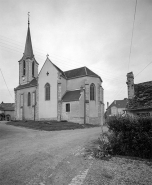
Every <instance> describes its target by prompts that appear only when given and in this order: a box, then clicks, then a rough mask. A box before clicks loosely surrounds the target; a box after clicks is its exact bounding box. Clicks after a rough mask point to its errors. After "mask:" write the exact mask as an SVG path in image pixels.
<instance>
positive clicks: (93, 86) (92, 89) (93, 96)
mask: <svg viewBox="0 0 152 185" xmlns="http://www.w3.org/2000/svg"><path fill="white" fill-rule="evenodd" d="M90 100H95V85H94V84H91V85H90Z"/></svg>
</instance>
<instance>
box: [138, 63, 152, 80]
mask: <svg viewBox="0 0 152 185" xmlns="http://www.w3.org/2000/svg"><path fill="white" fill-rule="evenodd" d="M151 63H152V62H150V63H149V64H147V65H146V66H145V67H144V68H143V69H142V70H141V71H140V72H139V73H137V74H136V76H138V75H139V74H140V73H142V72H143V71H144V70H145V69H146V68H147V67H148V66H149V65H150V64H151ZM136 76H135V77H136Z"/></svg>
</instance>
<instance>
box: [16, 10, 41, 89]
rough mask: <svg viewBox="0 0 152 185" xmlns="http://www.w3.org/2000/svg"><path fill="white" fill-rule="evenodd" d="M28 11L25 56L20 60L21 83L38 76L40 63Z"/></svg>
mask: <svg viewBox="0 0 152 185" xmlns="http://www.w3.org/2000/svg"><path fill="white" fill-rule="evenodd" d="M29 16H30V15H29V13H28V29H27V36H26V43H25V49H24V53H23V57H22V58H21V60H20V61H19V85H24V84H27V83H29V82H30V81H31V80H33V79H34V78H37V76H38V65H39V64H38V63H37V61H36V60H35V58H34V54H33V48H32V41H31V34H30V19H29Z"/></svg>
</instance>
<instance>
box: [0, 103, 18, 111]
mask: <svg viewBox="0 0 152 185" xmlns="http://www.w3.org/2000/svg"><path fill="white" fill-rule="evenodd" d="M0 110H3V111H14V110H15V104H14V103H3V102H2V103H1V104H0Z"/></svg>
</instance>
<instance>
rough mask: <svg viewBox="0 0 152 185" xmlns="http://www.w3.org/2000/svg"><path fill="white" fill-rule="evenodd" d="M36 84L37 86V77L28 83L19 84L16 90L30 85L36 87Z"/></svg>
mask: <svg viewBox="0 0 152 185" xmlns="http://www.w3.org/2000/svg"><path fill="white" fill-rule="evenodd" d="M35 86H37V78H34V79H33V80H31V81H30V82H29V83H27V84H24V85H19V86H18V87H16V88H15V89H14V90H15V91H16V90H19V89H25V88H29V87H35Z"/></svg>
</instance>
